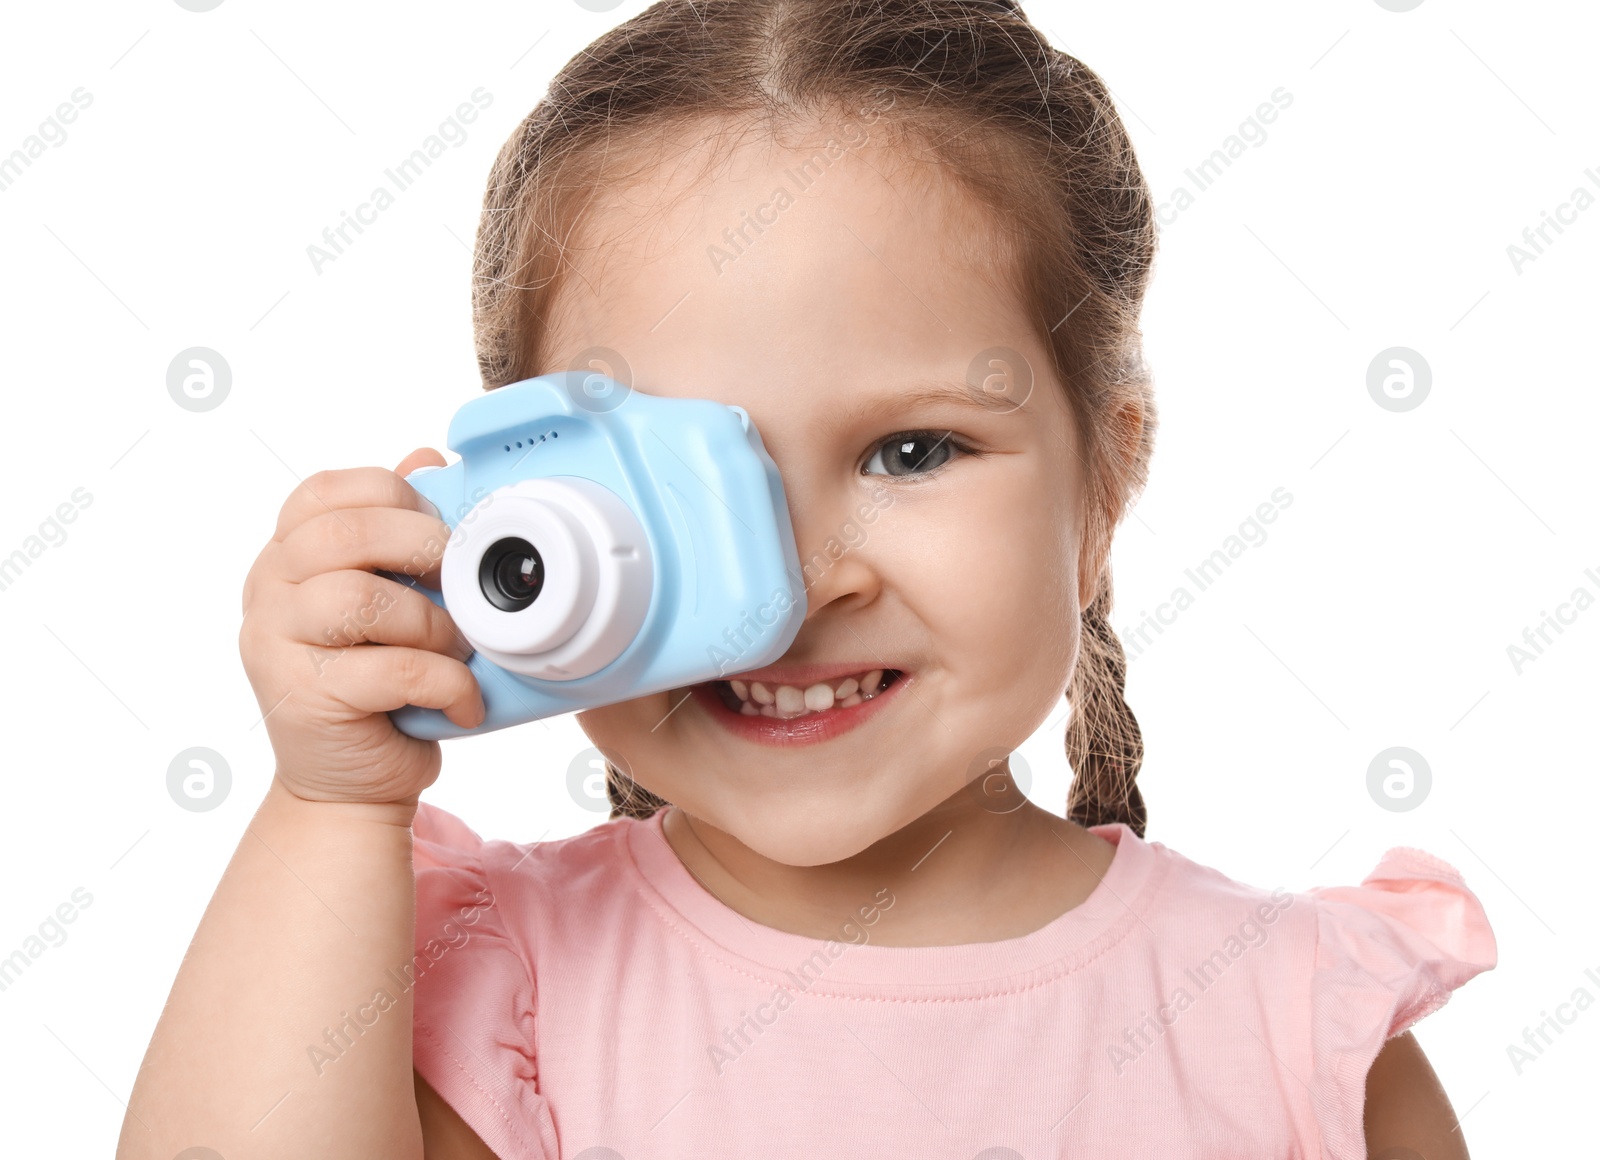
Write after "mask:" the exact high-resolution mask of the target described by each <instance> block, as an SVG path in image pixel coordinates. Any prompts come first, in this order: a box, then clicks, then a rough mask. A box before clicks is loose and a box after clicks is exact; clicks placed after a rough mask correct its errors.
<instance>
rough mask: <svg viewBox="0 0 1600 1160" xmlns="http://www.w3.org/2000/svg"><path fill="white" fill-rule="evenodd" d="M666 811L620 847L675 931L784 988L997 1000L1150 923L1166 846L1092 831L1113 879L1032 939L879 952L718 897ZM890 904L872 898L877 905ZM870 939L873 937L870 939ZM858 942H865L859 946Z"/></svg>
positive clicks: (846, 932)
mask: <svg viewBox="0 0 1600 1160" xmlns="http://www.w3.org/2000/svg"><path fill="white" fill-rule="evenodd" d="M665 814H666V809H665V808H662V809H659V810H657V811H656V812H655V813H654V814H652V815H650V817H648V818H646V819H643V820H642V821H639V822H637V823H636V824H632V825H627V826H622V827H619V828H618V831H617V838H616V840H617V841H618V842H621V843H623V844H624V845H625V851H622V852H623V853H625V854H626V855H627V856H626V857H624V858H622V859H621V861H622V862H624V863H625V864H629V865H631V866H632V868H633V870H634V876H635V879H636V882H635V885H636V886H637V888H638V889H640V890H641V892H643V893H644V894H645V896H646V897H647V898H648V899H650V900H651V902H652V903H653V904H654V906H655V908H656V910H657V912H658V913H660V914H661V916H662V917H663V919H665V920H666V921H667V922H668V923H669V924H670V925H673V926H675V927H677V928H678V929H679V931H680V933H681V934H683V935H684V936H685V937H687V938H689V939H690V940H691V941H693V942H698V943H702V944H704V949H706V950H707V951H708V952H710V953H713V954H715V955H716V956H717V957H720V958H722V959H723V960H724V961H727V962H729V963H730V964H731V965H734V966H736V967H738V968H739V969H741V970H743V971H745V972H746V973H750V974H756V975H759V976H762V977H764V978H766V979H768V980H769V981H771V982H773V983H774V984H776V985H779V986H790V987H792V986H795V985H796V984H800V985H801V987H802V989H805V990H823V991H826V990H832V991H835V992H837V993H841V994H857V995H859V994H862V993H866V992H870V991H873V990H882V989H883V988H884V986H885V985H892V986H894V987H896V988H897V989H898V990H899V991H902V992H903V991H904V990H905V989H907V988H910V989H912V990H917V989H919V988H920V989H922V990H924V991H928V992H929V993H930V994H931V993H932V990H931V989H936V988H943V989H944V992H943V993H949V994H954V993H964V994H988V993H993V992H994V991H995V990H996V989H1018V988H1021V987H1024V986H1029V985H1037V983H1038V982H1040V981H1043V979H1045V978H1047V977H1053V976H1055V975H1059V974H1063V973H1066V972H1068V971H1071V970H1073V969H1075V968H1077V967H1079V966H1081V965H1083V964H1084V963H1086V962H1088V961H1089V960H1090V959H1093V958H1094V957H1096V956H1097V955H1099V954H1101V953H1103V952H1104V951H1105V950H1106V949H1107V948H1108V947H1109V946H1110V945H1111V944H1112V943H1114V942H1116V941H1117V940H1118V939H1120V938H1121V937H1122V936H1123V935H1124V934H1126V933H1127V932H1128V931H1129V930H1130V929H1138V928H1139V927H1141V926H1143V925H1144V920H1143V918H1142V917H1141V912H1142V911H1143V910H1144V909H1145V901H1146V894H1147V892H1148V889H1149V888H1150V886H1151V885H1152V869H1153V868H1154V866H1155V864H1156V862H1157V858H1156V851H1157V850H1158V849H1160V848H1161V847H1160V845H1159V843H1146V842H1145V841H1143V840H1142V839H1141V838H1140V837H1139V836H1138V835H1137V834H1135V833H1134V832H1133V831H1132V830H1131V829H1129V828H1128V827H1127V826H1126V825H1123V824H1122V823H1120V822H1119V823H1114V824H1109V825H1101V826H1092V827H1090V832H1091V833H1094V834H1098V835H1099V836H1100V837H1102V838H1104V839H1106V840H1107V841H1108V842H1110V843H1112V845H1113V846H1115V847H1116V850H1115V852H1114V853H1113V855H1112V858H1111V864H1110V866H1109V867H1108V868H1107V869H1106V873H1105V875H1104V876H1103V877H1102V878H1101V880H1100V881H1099V882H1098V883H1097V884H1096V885H1095V887H1094V889H1093V890H1092V891H1091V892H1090V893H1089V896H1088V897H1087V898H1085V899H1084V900H1083V901H1082V902H1080V903H1079V904H1078V905H1077V906H1074V907H1073V908H1072V909H1070V910H1067V911H1065V912H1064V913H1062V914H1060V915H1057V916H1056V917H1055V918H1054V919H1052V920H1051V921H1050V922H1048V923H1046V924H1045V925H1044V926H1042V927H1039V928H1038V929H1037V930H1034V931H1030V932H1029V933H1028V934H1025V935H1020V936H1018V937H1016V938H1010V939H1002V940H1000V941H998V942H985V943H959V944H955V945H952V946H926V947H898V946H879V945H877V944H876V943H874V942H872V941H871V935H872V926H871V925H868V924H866V923H865V922H864V921H861V920H860V919H859V918H858V925H859V927H860V931H855V930H852V929H851V928H849V927H846V926H845V925H844V917H843V916H842V917H841V931H840V935H839V936H838V937H837V938H834V939H816V938H811V937H808V936H806V935H800V934H795V933H792V932H790V931H784V930H779V929H777V928H776V927H770V926H765V925H763V924H761V923H758V922H755V921H754V920H752V919H749V918H746V917H745V916H744V915H742V914H740V913H739V912H738V911H736V910H734V909H733V908H732V907H730V906H728V905H727V904H726V903H725V902H723V901H722V900H721V899H720V898H718V897H717V896H716V895H714V894H712V893H711V892H710V891H709V890H707V889H706V888H705V887H704V886H702V885H701V884H700V882H699V880H698V879H696V878H695V877H694V875H693V874H691V873H690V872H689V869H688V867H686V866H685V865H684V864H683V863H682V861H680V860H679V858H678V855H677V852H676V851H674V850H673V848H672V846H671V844H670V843H669V842H668V841H667V838H666V834H665V833H664V832H663V831H662V821H663V819H664V816H665ZM879 901H881V900H879V899H874V898H871V897H868V898H864V899H862V905H863V906H866V907H870V906H871V905H873V904H874V903H875V902H879ZM861 932H864V933H865V937H866V941H860V940H861V939H862V933H861ZM852 940H855V941H852Z"/></svg>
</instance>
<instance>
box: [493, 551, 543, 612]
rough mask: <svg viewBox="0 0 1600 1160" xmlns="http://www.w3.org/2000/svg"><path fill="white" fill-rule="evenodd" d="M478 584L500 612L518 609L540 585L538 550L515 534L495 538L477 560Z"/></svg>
mask: <svg viewBox="0 0 1600 1160" xmlns="http://www.w3.org/2000/svg"><path fill="white" fill-rule="evenodd" d="M478 587H479V588H481V589H483V595H484V598H485V599H486V600H488V601H489V603H490V604H492V605H494V606H495V607H496V608H498V609H500V610H501V611H502V612H521V611H522V610H523V609H524V608H526V607H528V605H530V604H532V603H533V602H534V601H535V600H536V599H538V597H539V589H540V588H542V587H544V561H543V560H541V559H540V558H539V551H538V549H537V548H535V547H534V546H533V545H532V544H530V543H528V541H527V540H524V539H521V538H519V537H517V536H507V537H506V538H505V539H501V540H496V541H495V542H494V543H493V544H491V545H489V550H488V551H486V552H484V554H483V559H482V560H481V561H479V563H478Z"/></svg>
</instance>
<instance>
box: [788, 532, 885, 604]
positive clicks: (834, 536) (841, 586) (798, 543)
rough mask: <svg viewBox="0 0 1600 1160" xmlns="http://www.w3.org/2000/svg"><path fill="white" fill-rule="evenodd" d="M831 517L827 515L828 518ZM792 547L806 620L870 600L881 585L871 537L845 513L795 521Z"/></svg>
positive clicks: (868, 602)
mask: <svg viewBox="0 0 1600 1160" xmlns="http://www.w3.org/2000/svg"><path fill="white" fill-rule="evenodd" d="M829 517H831V518H829ZM795 547H796V549H797V550H798V552H799V555H800V572H801V577H802V582H803V583H804V585H805V592H806V622H807V623H809V622H810V621H812V620H814V619H816V618H817V617H818V616H819V615H821V614H823V610H824V609H827V610H828V611H827V615H835V616H836V615H838V614H839V613H840V612H847V611H853V610H855V609H856V608H858V607H862V606H865V605H867V604H870V603H872V601H873V600H875V599H876V598H877V595H878V592H879V589H880V588H881V586H882V578H881V577H880V575H879V573H878V569H877V566H876V561H875V560H874V558H873V554H872V552H871V537H870V535H869V534H868V533H867V532H866V531H865V530H864V529H863V528H862V527H861V525H860V524H859V523H857V522H855V521H853V520H851V519H849V517H848V515H847V516H846V517H845V518H843V519H841V518H838V517H837V515H835V514H834V513H832V512H830V513H829V515H828V516H827V517H824V516H821V515H820V514H819V513H814V514H812V515H811V516H809V517H807V518H804V519H803V520H801V521H799V522H796V524H795Z"/></svg>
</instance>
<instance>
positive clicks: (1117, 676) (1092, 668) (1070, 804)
mask: <svg viewBox="0 0 1600 1160" xmlns="http://www.w3.org/2000/svg"><path fill="white" fill-rule="evenodd" d="M1110 613H1111V569H1110V567H1109V566H1108V567H1107V568H1106V569H1105V570H1104V571H1103V572H1102V574H1101V583H1100V591H1099V593H1098V594H1097V595H1096V596H1095V598H1094V599H1093V600H1092V601H1091V602H1090V603H1089V607H1088V608H1085V609H1084V610H1083V632H1082V640H1081V643H1080V645H1079V652H1078V665H1077V668H1076V669H1075V670H1074V671H1073V674H1072V684H1071V686H1070V688H1069V690H1068V693H1067V699H1068V701H1070V702H1071V704H1072V719H1071V720H1070V721H1069V722H1068V723H1067V738H1066V745H1067V761H1068V763H1069V764H1070V765H1071V766H1072V772H1073V779H1072V788H1071V789H1070V790H1069V791H1068V794H1067V819H1068V820H1069V821H1073V822H1077V823H1078V824H1079V825H1080V826H1099V825H1104V824H1106V823H1109V822H1122V823H1124V824H1126V825H1127V826H1128V828H1129V829H1131V830H1132V831H1133V832H1134V833H1135V834H1138V835H1139V836H1140V837H1141V838H1142V837H1144V827H1145V807H1144V796H1143V795H1142V794H1140V792H1139V786H1138V784H1137V782H1136V780H1135V779H1137V778H1138V776H1139V767H1140V765H1141V764H1143V762H1144V737H1143V735H1142V734H1141V733H1140V732H1139V721H1138V719H1137V718H1136V717H1135V716H1134V715H1133V710H1132V709H1130V708H1129V707H1128V702H1127V701H1126V700H1125V699H1124V689H1125V683H1126V680H1127V675H1128V662H1127V658H1126V657H1125V656H1124V655H1123V651H1122V642H1121V641H1120V640H1118V639H1117V634H1116V632H1115V631H1113V630H1112V628H1111V622H1110V619H1109V617H1110Z"/></svg>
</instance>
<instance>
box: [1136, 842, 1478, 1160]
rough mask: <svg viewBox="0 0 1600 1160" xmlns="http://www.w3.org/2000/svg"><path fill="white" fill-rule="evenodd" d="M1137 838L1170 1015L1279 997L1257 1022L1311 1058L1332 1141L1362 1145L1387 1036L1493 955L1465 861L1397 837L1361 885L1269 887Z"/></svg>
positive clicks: (1317, 1102)
mask: <svg viewBox="0 0 1600 1160" xmlns="http://www.w3.org/2000/svg"><path fill="white" fill-rule="evenodd" d="M1127 837H1131V835H1127V836H1125V837H1124V840H1126V839H1127ZM1132 840H1133V841H1135V842H1137V843H1139V844H1140V848H1141V850H1142V852H1143V853H1144V854H1145V855H1146V856H1147V857H1148V858H1149V859H1150V861H1151V863H1152V874H1151V878H1152V880H1153V885H1154V888H1153V889H1151V890H1150V891H1148V892H1147V897H1146V898H1145V900H1144V914H1143V916H1142V917H1143V919H1144V922H1145V923H1146V924H1147V926H1148V930H1147V931H1145V932H1141V933H1145V934H1148V935H1149V936H1150V937H1148V938H1147V939H1145V940H1144V943H1145V953H1146V954H1148V955H1149V956H1151V957H1152V958H1153V959H1156V960H1159V962H1160V963H1161V966H1162V970H1161V971H1160V973H1161V975H1162V976H1163V977H1164V978H1165V979H1167V980H1168V985H1169V986H1170V987H1172V988H1173V990H1174V991H1182V992H1183V994H1182V996H1181V998H1177V999H1175V1001H1174V1002H1173V1003H1172V1004H1171V1007H1172V1008H1173V1017H1174V1018H1175V1017H1176V1010H1175V1009H1176V1007H1177V1006H1178V1005H1179V1004H1180V1003H1181V1004H1182V1005H1183V1006H1184V1007H1185V1008H1187V1006H1188V1005H1190V1004H1193V1003H1198V1005H1199V1006H1201V1007H1206V1006H1208V1005H1209V1004H1210V1000H1209V999H1208V998H1204V996H1207V995H1208V994H1209V993H1211V992H1217V993H1224V994H1226V993H1229V992H1231V993H1232V994H1233V996H1234V997H1235V999H1236V1000H1237V1006H1239V1007H1240V1008H1244V1007H1245V1006H1246V1005H1249V1006H1256V1005H1257V1004H1259V1002H1260V1000H1262V999H1263V998H1265V999H1267V1000H1269V1001H1270V1003H1271V1006H1270V1007H1268V1008H1260V1007H1257V1010H1259V1011H1260V1012H1261V1014H1260V1015H1259V1016H1257V1017H1256V1018H1255V1020H1254V1021H1249V1020H1247V1025H1248V1029H1249V1030H1251V1032H1252V1034H1253V1035H1255V1037H1256V1038H1257V1039H1259V1040H1260V1041H1261V1043H1262V1044H1264V1045H1265V1046H1267V1047H1268V1048H1269V1049H1271V1050H1272V1051H1273V1052H1275V1053H1277V1054H1280V1055H1281V1058H1282V1059H1283V1060H1295V1059H1299V1060H1302V1061H1303V1064H1304V1068H1305V1074H1304V1075H1300V1073H1299V1069H1298V1068H1294V1069H1291V1070H1293V1071H1294V1072H1295V1074H1296V1075H1297V1077H1299V1078H1301V1080H1302V1083H1303V1084H1304V1088H1305V1090H1306V1091H1307V1092H1308V1093H1309V1095H1310V1097H1311V1102H1312V1104H1313V1106H1314V1110H1315V1114H1316V1119H1317V1121H1318V1123H1319V1125H1320V1127H1321V1130H1322V1134H1323V1137H1324V1139H1325V1140H1326V1142H1327V1144H1328V1145H1329V1150H1330V1152H1331V1153H1332V1154H1334V1155H1339V1156H1343V1155H1361V1154H1362V1152H1361V1151H1360V1149H1361V1147H1362V1143H1361V1130H1362V1128H1361V1126H1362V1107H1363V1101H1364V1098H1365V1089H1366V1077H1367V1072H1368V1071H1369V1070H1370V1068H1371V1066H1372V1062H1373V1060H1374V1059H1375V1058H1376V1057H1377V1054H1378V1052H1379V1051H1380V1050H1381V1049H1382V1047H1383V1044H1384V1043H1385V1042H1386V1041H1387V1040H1389V1039H1391V1038H1393V1037H1394V1036H1396V1035H1399V1034H1401V1033H1403V1032H1404V1031H1406V1030H1407V1029H1408V1028H1410V1027H1411V1026H1412V1025H1413V1024H1414V1023H1416V1022H1417V1021H1418V1020H1419V1019H1421V1018H1422V1017H1423V1016H1425V1015H1427V1014H1429V1013H1430V1012H1432V1011H1435V1010H1437V1009H1438V1008H1439V1007H1441V1006H1443V1005H1444V1003H1445V1002H1446V1001H1447V1000H1448V999H1449V998H1450V996H1451V993H1452V992H1453V991H1455V990H1456V988H1458V987H1460V986H1461V985H1462V984H1464V983H1466V982H1467V981H1468V980H1470V979H1471V978H1473V977H1474V976H1476V975H1478V974H1480V973H1482V972H1483V971H1487V970H1489V969H1491V968H1492V967H1494V965H1495V963H1496V960H1497V948H1496V945H1495V937H1494V933H1493V931H1492V930H1491V928H1490V925H1489V919H1488V915H1487V914H1486V912H1485V910H1484V908H1483V905H1482V903H1481V902H1480V901H1479V900H1478V898H1477V896H1476V895H1475V894H1474V893H1473V892H1472V890H1471V889H1470V888H1469V887H1468V886H1467V884H1466V881H1465V880H1464V879H1463V877H1462V875H1461V873H1460V872H1459V871H1458V870H1457V869H1456V868H1455V867H1454V866H1452V865H1450V864H1449V863H1448V862H1445V861H1443V860H1442V859H1440V858H1437V857H1435V856H1434V855H1432V854H1429V853H1427V852H1426V851H1424V850H1418V849H1414V848H1411V847H1394V848H1391V849H1389V850H1388V851H1386V852H1385V853H1384V854H1383V855H1382V856H1381V857H1380V858H1379V859H1378V862H1377V865H1376V866H1375V867H1374V868H1373V869H1372V870H1371V871H1370V872H1369V873H1368V874H1367V875H1366V876H1365V877H1364V878H1363V879H1362V880H1361V881H1360V883H1359V884H1356V885H1329V886H1317V887H1312V888H1310V889H1307V890H1301V891H1288V890H1285V889H1283V888H1281V887H1280V888H1276V889H1272V890H1267V889H1263V888H1260V887H1255V886H1249V885H1245V884H1243V883H1240V882H1236V881H1234V880H1233V879H1232V878H1230V877H1228V876H1227V875H1225V874H1223V873H1222V872H1220V871H1218V870H1216V869H1213V868H1211V867H1208V866H1202V865H1200V864H1198V863H1196V862H1193V861H1191V860H1189V859H1188V858H1186V857H1184V856H1183V855H1181V854H1179V853H1177V852H1176V851H1174V850H1171V849H1169V848H1168V847H1166V846H1164V845H1162V844H1161V843H1159V842H1150V843H1143V842H1140V840H1139V839H1137V838H1133V839H1132ZM1134 941H1135V942H1137V941H1139V940H1134ZM1129 952H1130V953H1131V954H1134V955H1138V954H1139V953H1140V952H1139V951H1138V950H1137V949H1135V948H1129ZM1230 1006H1235V1004H1230ZM1140 1046H1141V1045H1140V1042H1139V1041H1138V1040H1137V1039H1135V1040H1134V1041H1133V1042H1132V1044H1131V1047H1130V1048H1129V1049H1128V1050H1129V1053H1130V1054H1131V1053H1136V1052H1138V1051H1139V1049H1140ZM1121 1062H1122V1063H1123V1065H1124V1066H1125V1065H1126V1063H1127V1062H1129V1061H1128V1060H1123V1061H1121Z"/></svg>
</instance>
